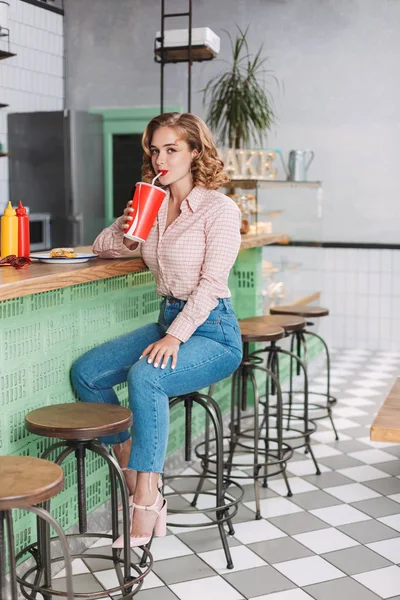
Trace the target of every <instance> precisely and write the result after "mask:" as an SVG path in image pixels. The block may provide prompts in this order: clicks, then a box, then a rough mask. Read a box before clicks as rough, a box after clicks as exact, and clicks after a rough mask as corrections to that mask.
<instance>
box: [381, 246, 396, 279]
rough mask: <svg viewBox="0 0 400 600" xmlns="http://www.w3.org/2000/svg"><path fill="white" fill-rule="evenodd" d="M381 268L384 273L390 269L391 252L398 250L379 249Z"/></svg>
mask: <svg viewBox="0 0 400 600" xmlns="http://www.w3.org/2000/svg"><path fill="white" fill-rule="evenodd" d="M380 252H381V270H382V271H383V272H384V273H390V272H391V270H392V254H393V252H399V250H381V251H380Z"/></svg>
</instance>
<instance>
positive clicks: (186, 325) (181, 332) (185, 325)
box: [167, 313, 197, 343]
mask: <svg viewBox="0 0 400 600" xmlns="http://www.w3.org/2000/svg"><path fill="white" fill-rule="evenodd" d="M196 329H197V326H196V325H193V323H191V322H190V321H188V320H187V319H186V318H185V316H184V315H183V314H182V313H181V314H179V315H178V316H177V317H176V319H175V320H174V321H172V323H171V325H170V326H169V327H168V329H167V333H169V334H170V335H173V336H174V337H176V338H178V340H180V341H181V342H183V343H185V342H187V341H188V339H189V338H190V337H191V336H192V334H193V333H194V332H195V331H196Z"/></svg>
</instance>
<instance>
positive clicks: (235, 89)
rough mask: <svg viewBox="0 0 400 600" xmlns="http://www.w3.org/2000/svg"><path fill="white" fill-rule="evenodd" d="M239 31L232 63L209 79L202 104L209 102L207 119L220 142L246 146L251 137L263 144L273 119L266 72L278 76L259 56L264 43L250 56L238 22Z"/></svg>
mask: <svg viewBox="0 0 400 600" xmlns="http://www.w3.org/2000/svg"><path fill="white" fill-rule="evenodd" d="M237 28H238V31H239V33H238V35H237V36H236V39H235V40H233V39H232V37H231V35H230V34H229V32H227V31H226V32H225V33H227V34H228V36H229V40H230V43H231V49H232V66H231V68H230V69H229V70H228V71H225V72H224V73H222V74H220V75H217V76H216V77H214V78H213V79H211V80H210V81H209V82H208V84H207V85H206V87H205V88H204V89H203V90H201V91H202V92H203V105H204V106H206V105H207V106H208V112H207V116H206V120H207V123H208V125H209V126H210V128H211V129H212V130H213V131H214V133H215V134H216V136H217V138H218V140H219V143H220V144H222V145H223V146H226V145H228V146H229V147H230V148H245V147H249V146H250V145H251V144H252V143H253V141H256V142H258V143H259V144H260V146H262V144H263V136H264V135H265V134H266V132H267V131H269V130H270V129H271V126H272V125H273V124H274V122H275V113H274V110H273V108H272V104H271V96H270V93H269V91H268V90H267V89H266V83H265V76H266V75H267V77H269V78H270V79H273V80H274V81H275V83H276V84H277V85H278V87H279V83H278V80H277V79H276V77H275V76H274V75H272V73H271V71H268V70H266V69H265V68H264V66H265V63H266V62H267V60H268V59H267V57H263V56H262V51H263V45H261V47H260V48H259V50H258V52H257V54H256V55H255V56H254V57H253V56H252V55H251V54H250V52H249V47H248V42H247V33H248V29H249V27H248V26H247V27H246V29H245V31H242V30H241V29H240V27H239V26H238V25H237Z"/></svg>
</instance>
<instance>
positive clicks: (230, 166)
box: [219, 148, 278, 180]
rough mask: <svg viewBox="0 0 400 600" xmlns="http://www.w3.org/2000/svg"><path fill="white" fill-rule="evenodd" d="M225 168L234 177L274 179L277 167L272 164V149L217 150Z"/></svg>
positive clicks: (273, 152) (273, 155)
mask: <svg viewBox="0 0 400 600" xmlns="http://www.w3.org/2000/svg"><path fill="white" fill-rule="evenodd" d="M219 155H220V157H221V159H222V160H223V161H224V164H225V170H226V171H227V172H228V174H229V175H230V177H231V179H232V180H235V179H257V180H262V179H264V180H268V179H276V176H277V174H278V169H277V168H276V167H274V166H273V162H274V160H275V159H276V152H275V151H274V150H235V149H234V148H228V149H227V150H219Z"/></svg>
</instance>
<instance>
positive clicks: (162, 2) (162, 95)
mask: <svg viewBox="0 0 400 600" xmlns="http://www.w3.org/2000/svg"><path fill="white" fill-rule="evenodd" d="M164 14H165V0H161V75H160V87H161V98H160V113H161V114H162V113H163V112H164Z"/></svg>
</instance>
